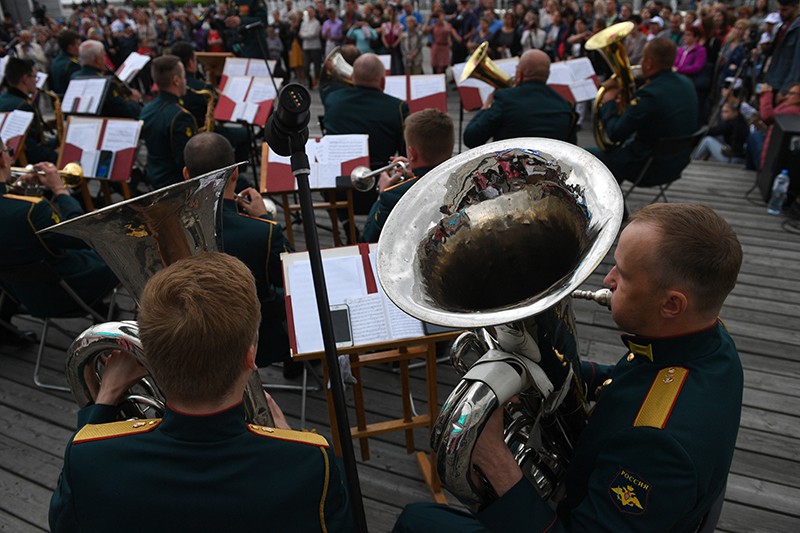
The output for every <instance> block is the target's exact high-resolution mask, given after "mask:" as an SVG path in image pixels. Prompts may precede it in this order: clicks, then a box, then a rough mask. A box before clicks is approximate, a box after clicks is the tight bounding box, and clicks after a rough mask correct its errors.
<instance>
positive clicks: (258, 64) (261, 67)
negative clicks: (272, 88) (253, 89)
mask: <svg viewBox="0 0 800 533" xmlns="http://www.w3.org/2000/svg"><path fill="white" fill-rule="evenodd" d="M267 62H268V63H269V70H267V65H266V63H264V60H263V59H251V60H250V61H249V62H248V65H247V68H246V69H245V73H244V74H243V75H246V76H263V77H265V78H267V79H269V77H270V75H269V73H270V72H275V63H276V61H275V60H274V59H269V60H267ZM278 86H280V83H279V84H278Z"/></svg>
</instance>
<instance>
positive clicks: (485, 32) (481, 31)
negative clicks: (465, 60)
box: [467, 17, 492, 54]
mask: <svg viewBox="0 0 800 533" xmlns="http://www.w3.org/2000/svg"><path fill="white" fill-rule="evenodd" d="M491 37H492V32H490V31H489V19H488V18H487V17H481V21H480V22H479V23H478V31H477V32H476V33H475V34H474V35H473V36H472V38H471V39H470V40H469V42H467V50H469V53H470V54H471V53H472V52H474V51H475V49H476V48H478V47H479V46H480V45H481V44H483V43H485V42H489V39H491Z"/></svg>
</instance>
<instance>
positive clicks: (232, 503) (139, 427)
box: [50, 404, 353, 533]
mask: <svg viewBox="0 0 800 533" xmlns="http://www.w3.org/2000/svg"><path fill="white" fill-rule="evenodd" d="M116 411H117V409H116V408H115V407H112V406H108V405H92V406H89V407H86V408H84V409H82V410H81V412H80V413H79V427H82V429H81V430H80V431H79V432H78V433H77V434H76V435H75V437H74V438H73V439H72V441H71V442H70V443H69V444H67V449H66V452H65V454H64V468H63V470H62V472H61V477H60V478H59V481H58V486H57V487H56V490H55V492H54V493H53V497H52V500H51V502H50V528H51V530H52V531H53V532H54V533H61V532H73V531H83V532H86V533H89V532H108V531H110V530H111V531H115V532H116V533H124V532H141V531H148V532H153V533H155V532H161V531H163V532H174V531H226V532H236V531H242V532H252V531H286V532H296V531H304V532H305V531H308V532H311V531H331V532H333V531H352V528H353V525H352V520H351V518H350V512H349V505H348V498H347V491H346V489H345V486H344V484H343V483H342V479H341V476H340V474H339V472H338V469H337V467H336V465H335V464H334V457H333V453H332V452H331V450H330V447H329V445H328V442H327V441H326V440H325V438H324V437H322V436H320V435H317V434H315V433H307V432H300V431H291V430H281V429H273V428H266V427H264V426H253V425H248V424H247V423H246V422H245V418H244V409H243V408H242V406H241V404H240V405H237V406H235V407H232V408H230V409H228V410H225V411H222V412H219V413H214V414H210V415H207V416H191V415H187V414H183V413H179V412H176V411H174V410H172V409H169V408H168V409H167V410H166V412H165V413H164V418H163V420H161V419H150V420H143V421H125V422H112V423H105V424H104V422H109V421H112V420H114V419H115V418H114V417H115V414H116ZM82 422H89V425H83V424H82ZM142 497H145V498H146V499H147V504H146V505H145V506H144V508H142V509H140V510H133V511H132V509H131V502H134V501H140V500H141V498H142Z"/></svg>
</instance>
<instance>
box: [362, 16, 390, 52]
mask: <svg viewBox="0 0 800 533" xmlns="http://www.w3.org/2000/svg"><path fill="white" fill-rule="evenodd" d="M367 7H371V8H372V9H371V10H369V13H367V10H366V8H367ZM364 8H365V11H364V20H366V21H368V22H369V27H370V28H372V29H373V31H375V35H377V36H378V38H377V39H373V40H372V42H370V46H371V47H372V52H373V53H374V54H377V55H385V54H386V53H387V52H386V49H385V48H384V47H383V41H381V27H382V26H383V22H384V18H383V6H382V5H380V4H378V5H374V6H373V5H372V4H365V5H364Z"/></svg>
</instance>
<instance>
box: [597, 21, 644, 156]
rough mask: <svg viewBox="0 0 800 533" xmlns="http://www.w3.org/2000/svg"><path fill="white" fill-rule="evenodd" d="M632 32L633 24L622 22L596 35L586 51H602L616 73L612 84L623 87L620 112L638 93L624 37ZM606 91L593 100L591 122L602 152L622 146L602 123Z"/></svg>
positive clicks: (604, 87)
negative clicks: (613, 138) (610, 137)
mask: <svg viewBox="0 0 800 533" xmlns="http://www.w3.org/2000/svg"><path fill="white" fill-rule="evenodd" d="M631 31H633V22H630V21H626V22H619V23H617V24H614V25H612V26H609V27H608V28H606V29H604V30H601V31H599V32H597V33H596V34H594V35H593V36H592V37H591V38H590V39H589V40H588V41H586V49H587V50H596V51H597V52H599V53H600V54H601V55H602V56H603V58H604V59H605V60H606V63H608V66H609V67H611V71H612V72H613V73H614V74H613V76H612V77H611V78H610V81H613V80H616V83H617V85H618V86H619V88H620V100H621V101H622V103H621V104H620V105H619V109H618V111H619V112H622V111H624V110H625V109H626V108H627V107H628V105H629V103H630V101H631V99H633V93H635V92H636V79H635V77H634V74H633V68H632V67H631V63H630V60H629V59H628V53H627V52H626V51H625V37H627V36H628V34H629V33H630V32H631ZM605 92H606V86H605V85H603V86H601V87H600V90H599V91H597V96H596V97H595V99H594V113H593V119H592V120H593V124H592V125H593V126H594V140H595V142H596V143H597V146H598V147H599V148H600V149H601V150H607V149H609V148H613V147H614V146H617V145H619V143H618V142H615V141H612V140H611V139H609V138H608V136H607V135H606V131H605V126H604V125H603V121H602V120H600V107H601V106H602V105H603V95H605Z"/></svg>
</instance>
